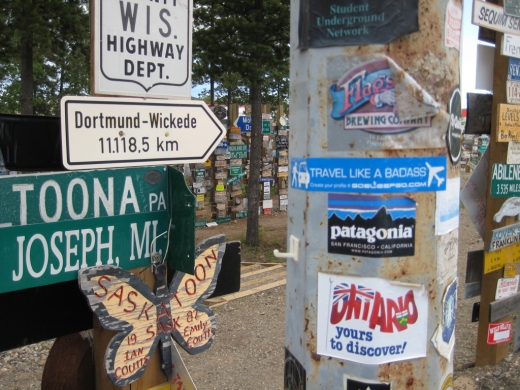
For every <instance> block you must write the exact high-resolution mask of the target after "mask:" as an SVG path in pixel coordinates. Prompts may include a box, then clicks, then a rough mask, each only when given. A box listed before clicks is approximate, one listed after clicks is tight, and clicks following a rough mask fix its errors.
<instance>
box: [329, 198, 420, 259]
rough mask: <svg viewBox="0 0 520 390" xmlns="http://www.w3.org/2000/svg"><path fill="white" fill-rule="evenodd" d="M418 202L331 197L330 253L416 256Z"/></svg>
mask: <svg viewBox="0 0 520 390" xmlns="http://www.w3.org/2000/svg"><path fill="white" fill-rule="evenodd" d="M415 222H416V202H415V201H414V200H413V199H410V198H407V197H405V196H394V197H390V198H383V197H381V196H361V195H360V196H355V195H345V194H329V195H328V252H329V253H338V254H342V255H351V256H365V257H398V256H413V255H414V253H415Z"/></svg>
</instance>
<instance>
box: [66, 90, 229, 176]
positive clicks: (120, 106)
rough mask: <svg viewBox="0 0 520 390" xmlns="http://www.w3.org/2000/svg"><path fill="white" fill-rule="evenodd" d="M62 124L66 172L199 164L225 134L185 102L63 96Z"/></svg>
mask: <svg viewBox="0 0 520 390" xmlns="http://www.w3.org/2000/svg"><path fill="white" fill-rule="evenodd" d="M61 123H62V125H61V133H62V150H63V165H64V166H65V167H66V168H67V169H90V168H115V167H125V166H144V165H155V164H183V163H198V162H201V163H202V162H204V161H206V160H207V159H208V157H209V156H210V155H211V153H212V152H213V150H215V148H216V147H217V145H218V144H219V142H220V141H221V140H222V138H223V137H224V135H225V134H226V129H225V128H224V126H223V125H222V124H221V123H220V121H219V120H218V119H217V118H216V117H215V115H214V114H213V113H212V112H211V110H210V109H209V108H208V107H207V106H206V104H205V103H204V102H203V101H190V100H176V101H174V100H159V99H148V100H143V99H129V98H119V99H114V98H104V97H79V96H66V97H64V98H63V99H62V100H61Z"/></svg>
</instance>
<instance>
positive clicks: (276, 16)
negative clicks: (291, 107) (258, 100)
mask: <svg viewBox="0 0 520 390" xmlns="http://www.w3.org/2000/svg"><path fill="white" fill-rule="evenodd" d="M193 16H194V25H195V30H194V33H193V59H194V62H193V82H194V84H204V83H209V82H210V81H211V80H214V81H215V82H216V83H217V86H216V88H215V95H216V99H215V100H216V102H217V103H227V102H228V100H227V99H228V97H227V95H228V94H230V95H231V103H235V102H236V103H245V102H248V101H249V90H250V88H251V87H252V86H253V85H261V86H262V92H263V93H262V99H263V101H262V103H264V104H272V105H277V104H278V103H279V102H283V101H287V99H288V95H289V1H288V0H245V1H242V0H225V1H216V0H198V1H195V9H194V12H193Z"/></svg>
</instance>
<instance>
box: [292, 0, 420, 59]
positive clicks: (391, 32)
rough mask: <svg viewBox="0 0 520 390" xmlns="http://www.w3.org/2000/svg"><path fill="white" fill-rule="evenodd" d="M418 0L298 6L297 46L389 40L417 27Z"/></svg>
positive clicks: (316, 1)
mask: <svg viewBox="0 0 520 390" xmlns="http://www.w3.org/2000/svg"><path fill="white" fill-rule="evenodd" d="M417 9H418V1H417V0H399V1H392V0H381V1H378V2H363V1H354V2H348V3H346V2H340V3H331V2H327V1H325V2H324V1H320V0H310V1H309V2H308V8H307V7H303V6H302V7H300V22H299V46H298V47H299V48H300V49H306V48H309V47H311V48H316V47H327V46H349V45H368V44H377V43H389V42H391V41H393V40H394V39H397V38H399V37H402V36H403V35H406V34H410V33H413V32H415V31H418V30H419V20H418V11H417Z"/></svg>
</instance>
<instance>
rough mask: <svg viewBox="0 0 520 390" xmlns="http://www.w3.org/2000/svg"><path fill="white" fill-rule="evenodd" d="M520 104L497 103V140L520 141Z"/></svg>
mask: <svg viewBox="0 0 520 390" xmlns="http://www.w3.org/2000/svg"><path fill="white" fill-rule="evenodd" d="M519 123H520V106H518V105H515V104H499V105H498V127H497V138H496V140H497V141H498V142H518V141H520V124H519Z"/></svg>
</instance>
